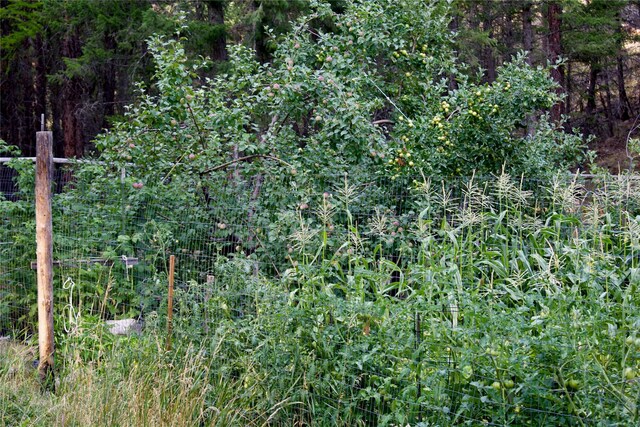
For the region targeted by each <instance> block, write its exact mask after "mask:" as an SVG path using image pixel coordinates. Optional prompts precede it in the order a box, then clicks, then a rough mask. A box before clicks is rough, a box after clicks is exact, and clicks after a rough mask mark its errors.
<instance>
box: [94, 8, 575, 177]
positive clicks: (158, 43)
mask: <svg viewBox="0 0 640 427" xmlns="http://www.w3.org/2000/svg"><path fill="white" fill-rule="evenodd" d="M416 11H419V12H418V13H420V14H421V18H420V19H418V20H417V21H416V17H415V13H416ZM448 13H449V10H448V8H447V7H446V5H445V4H443V3H441V2H435V3H433V4H429V5H427V6H425V7H418V5H417V4H413V3H412V2H402V3H398V2H387V1H383V0H380V1H376V2H366V3H359V2H352V3H348V5H347V6H346V9H345V11H344V12H343V13H341V14H337V13H335V12H333V11H332V9H331V7H329V5H328V4H317V5H316V6H315V9H314V11H313V12H312V13H311V14H310V15H308V16H305V17H304V18H301V19H300V20H299V22H298V23H297V24H296V25H295V27H294V30H293V31H292V33H291V34H290V35H287V36H285V37H284V38H283V39H282V40H281V41H279V42H278V48H277V49H276V51H275V53H274V61H273V63H272V64H267V65H259V64H258V63H257V62H256V61H255V60H254V59H253V55H252V54H251V52H250V51H249V50H247V49H246V48H242V47H239V46H238V47H233V48H231V49H230V50H231V52H230V56H231V58H230V68H229V70H228V73H227V74H224V75H221V76H218V77H216V78H214V79H208V80H206V81H201V80H199V79H198V78H197V69H198V67H197V65H198V64H196V65H195V66H194V65H191V63H190V62H189V61H188V58H187V56H186V55H185V52H184V49H183V47H182V45H181V44H180V43H178V42H176V41H173V40H166V39H163V38H158V37H156V38H153V39H152V40H151V41H150V50H151V52H152V53H153V55H154V59H155V62H156V67H157V71H156V74H155V76H154V78H155V84H154V86H153V87H152V89H153V88H156V89H157V93H156V92H155V90H154V91H151V92H146V91H144V90H143V89H141V90H143V92H141V98H140V100H139V102H138V103H136V104H135V105H133V106H131V108H130V109H129V111H128V112H127V113H126V115H125V120H124V121H123V122H121V123H119V124H117V125H116V126H115V127H114V130H113V132H111V133H110V134H107V135H105V136H103V137H101V138H100V139H99V141H98V143H97V145H98V147H99V148H100V149H101V150H102V153H103V158H104V159H105V160H108V161H110V162H113V161H118V162H120V163H122V162H123V161H129V162H130V161H133V162H134V163H136V164H140V165H144V167H145V169H144V173H145V174H146V176H144V177H141V178H144V179H149V180H155V182H158V181H159V180H165V181H166V179H167V178H169V175H170V177H171V180H172V183H176V184H179V185H183V183H184V182H186V181H190V182H191V184H190V185H183V187H186V188H193V187H200V188H202V187H203V186H205V185H206V184H205V183H204V181H202V180H201V179H202V178H205V177H207V176H211V175H212V174H214V175H215V174H216V173H218V174H219V173H221V172H224V170H225V169H229V167H232V168H233V169H234V170H236V171H241V172H242V173H243V174H244V176H246V177H249V176H255V174H256V173H262V174H264V173H266V174H267V175H270V174H277V175H282V174H283V173H285V174H286V173H287V172H288V173H294V174H298V173H302V176H301V177H300V178H299V179H301V180H304V179H305V177H306V176H316V177H317V176H325V177H330V176H336V175H339V174H341V173H344V172H347V171H349V173H350V174H352V175H353V174H362V175H365V174H368V175H382V176H392V177H400V176H415V174H416V173H417V172H418V171H419V170H423V171H425V172H426V173H428V174H429V175H436V176H452V175H470V174H471V173H473V172H474V171H475V172H477V173H480V174H488V173H496V172H498V171H499V170H500V169H501V168H502V165H504V164H507V165H509V166H508V167H509V168H511V169H510V172H512V173H516V174H520V173H523V172H527V173H529V174H535V175H536V176H543V175H545V174H547V176H549V174H550V173H551V172H552V171H554V170H555V169H556V168H558V167H566V166H568V165H570V164H572V163H574V162H575V161H576V159H577V158H578V156H579V153H580V150H581V141H580V138H579V137H578V136H572V135H570V134H565V133H563V132H562V131H560V130H559V129H557V128H555V127H554V126H552V125H551V124H550V123H549V122H548V120H547V118H546V116H545V115H543V114H542V112H544V111H545V110H547V109H549V108H550V107H551V105H553V104H554V103H555V102H557V100H558V99H557V95H555V91H554V90H555V86H554V83H553V82H552V81H551V79H550V78H549V77H548V70H547V69H544V68H541V67H532V66H529V65H527V64H526V63H525V60H524V57H523V56H522V55H520V56H518V57H516V58H514V60H513V61H512V62H510V63H508V64H505V65H504V66H503V67H501V68H500V70H499V77H498V79H497V80H496V81H495V82H494V83H492V84H490V85H478V84H474V83H472V82H471V81H470V80H469V79H467V78H466V77H465V76H464V75H462V74H458V70H459V69H460V68H461V67H464V66H463V65H461V64H456V63H455V60H454V59H453V58H454V55H453V51H452V47H453V44H452V37H451V35H450V33H449V32H448V31H447V24H448V20H449V18H448ZM415 22H420V23H421V24H420V25H410V23H415ZM320 23H322V25H320ZM324 26H331V31H330V32H325V31H324V30H323V29H322V28H324ZM316 27H319V28H316ZM316 31H317V32H316ZM199 65H200V66H202V65H203V64H199ZM449 75H454V76H457V77H458V79H459V82H458V88H457V89H456V90H449V89H448V85H447V78H448V76H449ZM152 93H153V95H152ZM531 117H537V118H538V120H536V121H535V122H532V121H531V119H530V118H531ZM379 119H385V120H387V122H388V123H389V125H388V126H387V127H383V126H381V125H380V123H379V122H376V120H379ZM527 120H529V122H527ZM383 122H384V120H383ZM527 123H529V124H530V125H532V123H535V125H532V126H533V127H534V129H530V130H529V133H528V135H529V136H527V134H525V126H526V124H527ZM383 125H386V124H385V123H383ZM536 128H537V129H536ZM123 142H124V143H123ZM534 156H535V159H536V161H535V162H530V161H529V160H530V159H531V157H534ZM260 159H262V161H260ZM240 160H250V161H240ZM228 161H231V163H230V164H228V165H225V164H226V163H227V162H228ZM283 166H285V167H284V168H283ZM237 173H239V172H236V174H237ZM195 176H199V177H200V179H195V178H194V177H195Z"/></svg>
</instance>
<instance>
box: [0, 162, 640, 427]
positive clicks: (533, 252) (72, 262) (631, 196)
mask: <svg viewBox="0 0 640 427" xmlns="http://www.w3.org/2000/svg"><path fill="white" fill-rule="evenodd" d="M29 167H31V168H32V166H26V165H25V166H22V169H20V167H19V168H18V169H19V170H21V174H20V175H19V176H18V178H17V181H18V182H19V185H18V188H17V191H13V192H12V193H11V195H10V198H6V200H4V201H2V202H0V203H1V206H2V217H1V218H2V222H3V224H2V231H1V232H0V233H1V234H0V251H1V257H0V298H1V301H2V303H1V307H0V335H13V336H21V335H22V336H24V335H29V334H31V333H33V332H34V331H35V327H36V323H35V322H36V308H35V301H36V295H35V293H36V285H35V271H34V269H33V268H34V262H35V241H34V238H33V236H34V234H35V231H34V230H35V223H34V214H33V199H32V194H31V193H30V192H29V187H28V186H29V172H28V170H29ZM114 176H115V177H118V176H119V175H118V173H112V174H110V175H109V178H106V179H105V178H104V167H103V166H99V165H94V166H91V165H89V166H87V165H84V166H82V167H80V166H78V165H70V166H66V167H65V168H61V169H60V170H59V172H58V175H57V177H58V178H57V180H58V182H64V183H65V184H64V185H62V184H61V185H62V186H64V188H65V191H60V192H58V193H57V194H56V195H55V197H54V201H53V209H54V217H53V218H54V219H53V228H54V269H55V277H54V288H55V294H56V296H55V299H56V301H55V313H56V322H57V323H56V330H57V333H58V334H62V335H64V334H74V333H76V332H77V331H78V329H79V327H80V326H81V325H82V324H83V322H86V319H92V321H97V322H99V321H103V320H112V319H122V318H135V319H138V320H140V321H142V322H144V323H145V328H149V330H157V329H158V328H160V327H161V326H162V324H163V322H164V321H165V320H164V319H165V318H166V314H167V305H166V298H167V276H168V259H169V255H171V254H175V255H176V257H177V270H176V302H175V307H174V311H175V318H174V334H175V337H176V338H175V339H176V340H177V342H187V341H188V342H193V341H195V342H200V343H203V344H202V345H203V349H204V350H203V351H204V352H205V354H206V357H207V358H208V359H209V360H210V361H211V365H212V366H214V367H215V370H216V371H217V372H219V373H221V374H223V375H225V376H227V377H228V378H236V379H237V378H242V381H243V383H244V384H245V387H246V388H250V389H251V390H254V391H255V390H259V392H257V394H256V397H255V398H256V399H262V400H263V401H264V402H265V403H264V404H263V405H264V406H260V407H261V408H263V409H262V410H263V411H264V412H263V413H261V414H257V413H251V412H250V411H249V412H248V413H247V415H246V419H245V420H249V419H259V418H260V416H263V418H268V424H269V425H407V424H410V425H465V424H466V425H481V424H482V425H587V424H588V425H603V423H605V425H607V423H612V425H614V424H615V425H634V423H635V422H637V420H638V407H637V396H638V393H639V392H640V387H639V385H638V382H637V381H636V379H635V377H636V370H637V368H638V367H639V366H640V365H638V363H640V359H639V356H640V354H638V352H637V349H636V347H635V345H636V344H635V343H636V342H635V337H636V335H635V334H636V332H635V331H636V330H638V329H640V311H638V310H637V308H638V304H639V303H640V299H639V298H638V295H637V292H636V289H637V285H638V283H639V279H640V275H639V274H638V262H639V261H640V260H639V259H638V249H639V246H638V238H639V235H640V232H639V231H640V227H639V226H638V213H639V212H640V211H639V209H638V207H639V205H638V203H639V202H640V198H639V197H638V194H640V192H638V185H639V184H640V182H639V181H638V180H636V179H635V178H634V177H628V176H627V177H625V176H620V177H615V178H607V179H604V178H602V179H600V178H589V179H585V178H582V177H579V176H574V177H562V178H556V179H555V180H552V181H549V182H542V181H539V180H530V179H528V180H518V179H512V178H509V177H508V176H506V175H503V176H499V177H485V178H477V177H476V178H472V179H465V180H457V181H456V180H448V181H446V182H442V181H440V180H437V179H425V178H423V177H420V178H418V177H416V180H396V181H390V180H383V179H358V178H357V177H349V176H341V177H335V178H333V179H323V180H319V179H312V180H309V181H307V182H304V181H303V180H302V179H292V178H291V177H288V178H284V179H283V177H282V176H267V175H261V176H253V177H240V178H238V177H231V176H228V175H221V176H219V177H218V178H215V179H214V178H211V179H210V180H209V181H208V182H207V183H206V184H203V183H197V182H194V183H193V186H191V187H188V186H187V187H185V186H182V187H179V188H177V189H176V188H172V187H171V186H170V185H169V184H170V183H165V184H166V185H164V186H156V187H150V186H149V187H148V186H140V185H138V184H137V183H135V182H134V183H133V184H136V185H132V180H130V179H128V178H127V177H123V178H122V179H118V178H113V177H114ZM12 179H16V178H15V177H14V178H12ZM629 337H631V341H629ZM639 344H640V343H639ZM638 348H640V347H638ZM268 402H272V403H273V402H288V403H287V404H286V405H284V404H283V405H282V407H279V408H278V410H277V411H271V412H268V411H267V409H264V408H269V405H268V404H267V403H268ZM264 413H267V414H268V415H264ZM263 421H264V420H263ZM616 423H617V424H616ZM625 423H628V424H625Z"/></svg>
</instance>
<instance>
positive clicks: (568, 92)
mask: <svg viewBox="0 0 640 427" xmlns="http://www.w3.org/2000/svg"><path fill="white" fill-rule="evenodd" d="M571 69H572V67H571V61H569V62H567V73H566V74H565V76H564V79H565V89H566V98H565V99H564V112H565V114H570V113H571V92H572V91H573V86H572V82H571V71H572V70H571Z"/></svg>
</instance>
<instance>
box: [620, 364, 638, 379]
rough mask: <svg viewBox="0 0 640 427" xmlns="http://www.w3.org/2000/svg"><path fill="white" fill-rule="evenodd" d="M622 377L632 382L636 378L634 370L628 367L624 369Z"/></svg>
mask: <svg viewBox="0 0 640 427" xmlns="http://www.w3.org/2000/svg"><path fill="white" fill-rule="evenodd" d="M623 375H624V378H625V379H626V380H632V379H634V378H635V377H636V370H635V369H633V368H629V367H627V368H624V371H623Z"/></svg>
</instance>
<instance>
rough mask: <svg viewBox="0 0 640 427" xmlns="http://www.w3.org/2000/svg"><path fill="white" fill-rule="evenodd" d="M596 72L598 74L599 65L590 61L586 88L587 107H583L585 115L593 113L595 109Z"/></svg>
mask: <svg viewBox="0 0 640 427" xmlns="http://www.w3.org/2000/svg"><path fill="white" fill-rule="evenodd" d="M598 74H600V67H599V66H598V64H595V63H592V64H591V68H590V70H589V89H588V90H587V107H586V109H585V113H586V114H587V116H591V115H593V113H594V112H595V110H596V84H597V81H598Z"/></svg>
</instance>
